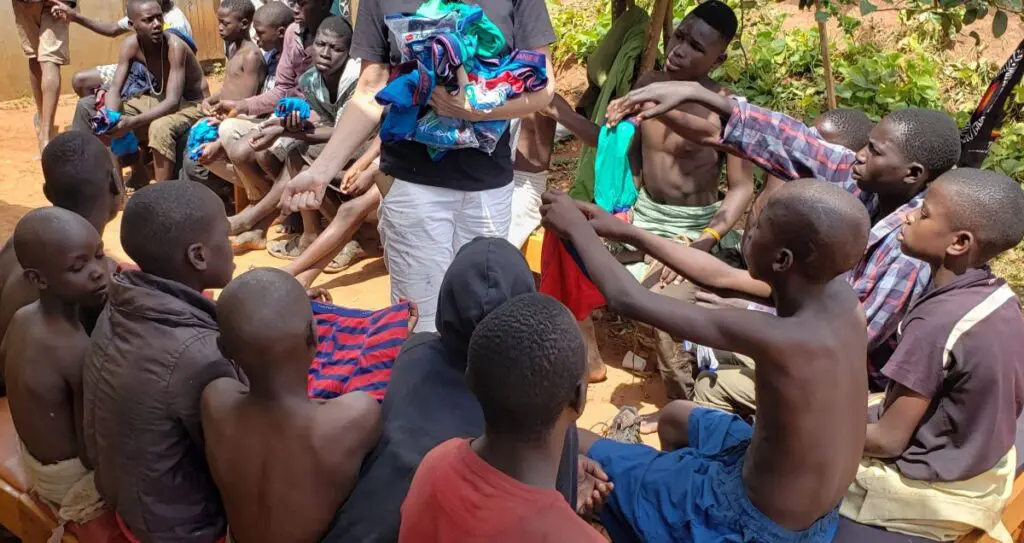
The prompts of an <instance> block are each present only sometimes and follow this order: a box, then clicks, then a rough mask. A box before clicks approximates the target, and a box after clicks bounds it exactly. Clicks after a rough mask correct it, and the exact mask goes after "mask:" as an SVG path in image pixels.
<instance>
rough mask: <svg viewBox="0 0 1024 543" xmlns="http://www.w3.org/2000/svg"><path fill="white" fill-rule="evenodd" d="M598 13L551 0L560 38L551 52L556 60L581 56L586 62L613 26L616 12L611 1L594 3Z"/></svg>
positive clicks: (554, 20) (554, 22) (549, 7)
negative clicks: (611, 5) (612, 8)
mask: <svg viewBox="0 0 1024 543" xmlns="http://www.w3.org/2000/svg"><path fill="white" fill-rule="evenodd" d="M591 7H596V11H597V13H596V14H595V13H594V12H593V11H589V12H588V11H586V10H581V9H579V8H578V7H577V6H573V5H568V6H567V5H564V4H563V2H562V1H561V0H553V1H551V2H548V12H549V13H550V14H551V24H552V26H554V28H555V35H556V36H558V40H557V41H556V42H555V44H554V47H553V48H552V51H551V53H552V54H553V55H554V60H555V62H564V61H567V60H577V61H579V62H583V61H584V60H585V59H586V58H587V57H588V56H590V53H593V52H594V49H596V48H597V44H598V43H599V42H600V41H601V38H602V37H604V35H605V34H607V33H608V29H609V28H611V26H612V13H611V8H610V3H609V2H608V1H606V0H605V1H600V2H594V3H591Z"/></svg>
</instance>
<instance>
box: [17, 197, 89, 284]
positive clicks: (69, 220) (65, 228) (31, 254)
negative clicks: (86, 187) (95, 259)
mask: <svg viewBox="0 0 1024 543" xmlns="http://www.w3.org/2000/svg"><path fill="white" fill-rule="evenodd" d="M89 241H92V243H93V246H95V245H96V244H98V243H99V234H97V233H96V229H95V228H93V227H92V225H91V224H89V221H87V220H85V219H84V218H82V216H81V215H78V214H77V213H73V212H71V211H68V210H66V209H61V208H59V207H44V208H40V209H33V210H32V211H29V212H28V213H27V214H26V215H25V216H24V217H22V218H21V220H20V221H18V225H17V226H16V227H15V228H14V253H15V255H17V257H18V263H19V264H21V267H22V268H36V269H45V268H47V267H48V265H49V263H51V262H54V261H57V260H60V259H63V257H64V255H66V254H67V253H68V252H70V251H71V250H72V249H73V248H74V247H76V246H78V245H81V244H83V243H88V242H89Z"/></svg>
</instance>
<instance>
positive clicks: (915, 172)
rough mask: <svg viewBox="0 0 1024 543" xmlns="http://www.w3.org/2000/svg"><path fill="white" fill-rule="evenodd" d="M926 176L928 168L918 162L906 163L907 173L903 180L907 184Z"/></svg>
mask: <svg viewBox="0 0 1024 543" xmlns="http://www.w3.org/2000/svg"><path fill="white" fill-rule="evenodd" d="M927 178H928V168H925V167H924V165H922V164H921V163H920V162H911V163H910V164H908V165H907V175H906V176H904V177H903V182H904V183H906V184H908V185H914V184H917V183H919V182H922V181H924V180H925V179H927Z"/></svg>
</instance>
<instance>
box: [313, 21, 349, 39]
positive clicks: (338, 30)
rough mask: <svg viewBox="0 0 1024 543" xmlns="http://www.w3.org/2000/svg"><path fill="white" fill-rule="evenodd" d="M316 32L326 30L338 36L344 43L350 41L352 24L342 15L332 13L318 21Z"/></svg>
mask: <svg viewBox="0 0 1024 543" xmlns="http://www.w3.org/2000/svg"><path fill="white" fill-rule="evenodd" d="M317 32H327V33H329V34H334V35H335V36H338V37H339V38H341V39H342V40H344V42H345V43H346V44H350V43H352V25H351V24H349V22H348V21H347V20H345V18H344V17H339V16H337V15H332V16H330V17H328V18H326V19H324V20H323V22H321V23H320V27H319V28H318V29H317Z"/></svg>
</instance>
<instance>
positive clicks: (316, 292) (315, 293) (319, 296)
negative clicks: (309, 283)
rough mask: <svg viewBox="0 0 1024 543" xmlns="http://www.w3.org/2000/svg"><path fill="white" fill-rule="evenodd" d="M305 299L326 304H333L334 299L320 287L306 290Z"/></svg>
mask: <svg viewBox="0 0 1024 543" xmlns="http://www.w3.org/2000/svg"><path fill="white" fill-rule="evenodd" d="M306 297H307V298H309V299H310V300H312V301H314V302H323V303H326V304H329V303H333V302H334V298H332V297H331V293H330V291H328V290H327V289H325V288H322V287H314V288H310V289H306Z"/></svg>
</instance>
